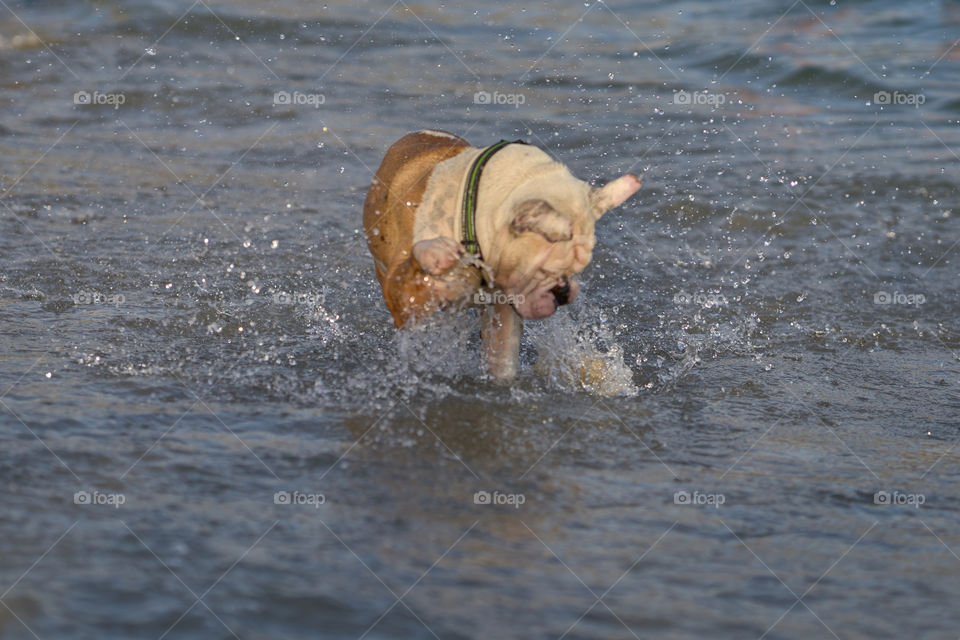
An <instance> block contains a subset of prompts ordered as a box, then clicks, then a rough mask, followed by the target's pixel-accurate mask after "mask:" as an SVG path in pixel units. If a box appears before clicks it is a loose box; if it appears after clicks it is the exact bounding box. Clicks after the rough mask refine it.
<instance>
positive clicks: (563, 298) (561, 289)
mask: <svg viewBox="0 0 960 640" xmlns="http://www.w3.org/2000/svg"><path fill="white" fill-rule="evenodd" d="M550 293H552V294H553V297H554V298H556V300H557V306H558V307H559V306H562V305H565V304H567V302H569V301H570V281H569V280H567V279H564V280H563V281H562V282H561V283H560V284H558V285H557V286H555V287H554V288H553V289H550Z"/></svg>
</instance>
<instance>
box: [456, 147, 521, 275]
mask: <svg viewBox="0 0 960 640" xmlns="http://www.w3.org/2000/svg"><path fill="white" fill-rule="evenodd" d="M508 144H526V143H525V142H524V141H523V140H514V141H513V142H508V141H506V140H501V141H500V142H498V143H496V144H492V145H490V146H489V147H487V148H486V149H484V150H483V151H481V152H480V155H479V156H477V159H476V160H474V161H473V164H472V165H471V166H470V171H469V172H468V173H467V185H466V188H465V190H464V193H463V217H462V220H461V222H462V225H461V226H462V227H463V232H462V235H463V237H462V239H461V240H460V243H461V244H462V245H463V247H464V249H466V250H467V253H471V254H473V255H475V256H477V257H478V258H480V259H481V260H482V259H483V254H482V253H481V252H480V243H479V242H478V241H477V225H476V214H477V191H478V190H479V188H480V174H481V173H483V166H484V165H485V164H487V160H489V159H490V158H491V157H492V156H493V154H495V153H496V152H497V151H500V149H503V148H504V147H505V146H507V145H508Z"/></svg>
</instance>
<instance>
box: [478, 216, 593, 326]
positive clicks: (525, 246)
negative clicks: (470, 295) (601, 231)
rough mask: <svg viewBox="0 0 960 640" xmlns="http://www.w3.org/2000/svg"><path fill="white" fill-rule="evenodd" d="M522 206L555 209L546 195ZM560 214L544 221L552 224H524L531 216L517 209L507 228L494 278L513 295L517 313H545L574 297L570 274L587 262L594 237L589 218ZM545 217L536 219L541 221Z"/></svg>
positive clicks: (524, 315)
mask: <svg viewBox="0 0 960 640" xmlns="http://www.w3.org/2000/svg"><path fill="white" fill-rule="evenodd" d="M525 208H526V210H527V211H528V212H530V211H534V212H535V213H536V211H535V210H536V209H539V210H540V211H539V213H544V212H547V211H548V210H550V211H552V212H553V213H549V214H548V215H557V209H556V208H555V207H553V206H551V204H550V203H549V202H548V201H544V200H541V201H538V202H537V203H536V204H533V205H526V207H525ZM561 217H563V218H564V219H563V220H553V221H549V222H552V223H553V224H554V226H555V227H556V228H555V229H549V228H547V229H542V228H541V229H539V230H534V229H531V228H529V227H530V226H531V224H530V223H531V222H532V221H531V220H530V216H529V215H526V216H525V215H524V213H523V212H521V213H520V216H518V218H516V219H515V222H514V224H513V225H511V229H510V235H511V238H510V241H509V243H508V245H507V250H505V251H504V252H503V253H502V254H501V260H500V264H499V268H498V269H497V278H496V284H497V286H498V287H500V288H501V289H502V290H503V291H504V292H506V293H507V294H508V296H510V297H511V299H512V300H513V306H514V308H515V309H516V310H517V313H518V314H520V317H522V318H527V319H531V320H536V319H540V318H546V317H547V316H551V315H553V313H554V312H555V311H556V310H557V309H558V308H559V307H560V306H561V305H564V304H568V303H570V302H573V301H574V300H575V299H576V298H577V294H578V293H579V290H580V286H579V285H578V284H577V282H576V280H575V278H574V276H575V275H576V274H578V273H580V272H581V271H583V270H584V268H586V266H587V264H589V263H590V258H591V255H592V252H593V246H594V244H595V243H596V238H595V237H594V235H593V218H592V216H589V217H586V216H583V215H580V216H579V217H580V224H574V223H571V222H570V221H569V219H567V218H566V216H562V214H561ZM545 222H546V223H547V224H548V226H549V222H548V221H543V220H540V221H538V222H537V225H536V226H539V227H543V226H544V223H545Z"/></svg>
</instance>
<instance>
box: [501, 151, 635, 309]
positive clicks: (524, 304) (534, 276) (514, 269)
mask: <svg viewBox="0 0 960 640" xmlns="http://www.w3.org/2000/svg"><path fill="white" fill-rule="evenodd" d="M537 173H540V175H535V176H534V177H532V178H531V179H530V180H528V181H525V182H524V183H523V184H521V185H519V186H518V187H517V188H516V189H515V190H514V191H513V192H512V193H511V194H510V197H508V198H507V199H506V200H504V201H503V202H502V203H501V204H500V211H498V215H497V217H498V218H499V220H500V221H502V223H501V224H500V225H498V228H497V230H496V239H495V242H493V243H490V246H491V247H495V249H494V250H493V251H490V252H485V259H486V260H487V262H488V263H489V264H490V266H491V267H492V269H493V273H494V276H495V285H496V286H497V287H498V288H500V289H501V290H503V291H504V292H505V293H506V294H507V295H508V296H510V297H512V299H513V306H514V308H515V309H516V310H517V313H518V314H520V316H521V317H523V318H527V319H539V318H546V317H547V316H550V315H552V314H553V313H554V312H555V311H556V310H557V308H558V307H560V305H564V304H568V303H570V302H573V301H574V300H575V299H576V297H577V294H578V292H579V285H578V284H577V282H576V280H575V279H574V276H575V275H576V274H578V273H580V272H581V271H583V269H584V268H585V267H586V266H587V265H588V264H589V263H590V258H591V257H592V255H593V247H594V245H595V244H596V238H595V236H594V223H595V222H596V221H597V220H598V219H599V218H600V216H602V215H603V214H604V213H605V212H607V211H609V210H610V209H612V208H614V207H616V206H618V205H620V204H622V203H623V202H624V201H625V200H626V199H627V198H629V197H630V196H632V195H633V194H634V193H636V191H637V189H639V188H640V184H641V181H640V179H639V178H638V177H637V176H635V175H632V174H626V175H624V176H621V177H619V178H617V179H616V180H613V181H611V182H609V183H607V184H606V185H605V186H603V187H590V185H588V184H587V183H586V182H583V181H582V180H578V179H577V178H575V177H574V176H573V175H572V174H571V173H570V172H569V170H568V169H567V168H566V167H564V166H563V165H560V164H558V163H551V165H550V166H549V167H548V169H547V170H545V171H544V172H537Z"/></svg>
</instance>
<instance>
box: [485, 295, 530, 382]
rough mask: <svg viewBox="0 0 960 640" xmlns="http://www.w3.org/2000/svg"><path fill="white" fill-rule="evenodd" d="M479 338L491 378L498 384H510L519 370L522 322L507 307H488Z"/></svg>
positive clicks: (506, 305) (503, 305)
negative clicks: (481, 341)
mask: <svg viewBox="0 0 960 640" xmlns="http://www.w3.org/2000/svg"><path fill="white" fill-rule="evenodd" d="M481 335H482V336H483V345H484V347H485V349H486V351H487V369H488V370H489V371H490V375H492V376H493V378H494V379H495V380H496V381H497V382H510V381H511V380H513V378H514V377H516V375H517V369H519V368H520V336H522V335H523V318H521V317H520V316H519V315H517V312H516V311H514V309H513V306H511V305H509V304H491V305H487V307H485V308H484V310H483V326H482V329H481Z"/></svg>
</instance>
